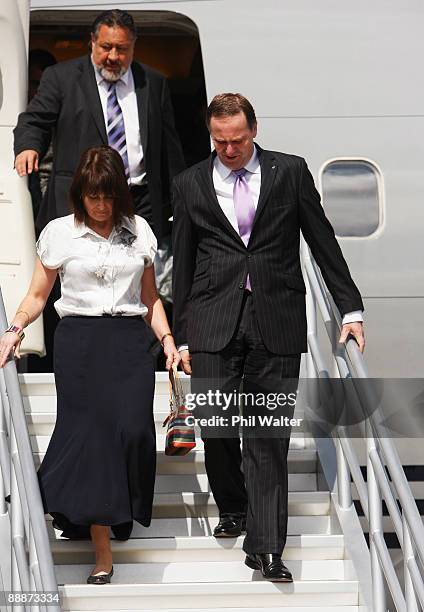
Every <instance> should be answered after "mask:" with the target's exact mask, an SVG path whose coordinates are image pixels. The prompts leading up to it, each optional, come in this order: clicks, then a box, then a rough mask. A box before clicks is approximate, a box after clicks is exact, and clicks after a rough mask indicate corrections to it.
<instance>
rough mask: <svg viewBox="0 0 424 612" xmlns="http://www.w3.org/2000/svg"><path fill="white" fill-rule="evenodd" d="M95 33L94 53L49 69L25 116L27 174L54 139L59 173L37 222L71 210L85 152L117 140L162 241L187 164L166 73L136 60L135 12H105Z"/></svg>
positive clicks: (135, 191)
mask: <svg viewBox="0 0 424 612" xmlns="http://www.w3.org/2000/svg"><path fill="white" fill-rule="evenodd" d="M91 32H92V33H91V54H90V55H87V56H84V57H80V58H77V59H73V60H70V61H67V62H61V63H59V64H56V65H55V66H52V67H50V68H47V69H46V70H45V72H44V73H43V76H42V79H41V82H40V86H39V89H38V92H37V94H36V95H35V96H34V98H33V99H32V100H31V102H30V103H29V105H28V108H27V110H26V111H25V112H24V113H21V114H20V115H19V119H18V124H17V126H16V128H15V130H14V135H15V145H14V150H15V156H16V159H15V167H16V170H17V172H18V174H19V175H20V176H25V175H27V174H31V173H32V172H37V171H38V163H39V159H40V158H42V157H43V155H44V153H45V151H46V150H47V148H48V146H49V143H50V140H51V139H53V168H52V175H51V178H50V182H49V186H48V190H47V194H46V196H45V198H44V200H43V203H42V206H41V209H40V213H39V215H38V217H37V222H36V225H37V229H38V230H41V229H43V227H44V226H45V225H46V224H47V223H48V222H49V221H51V220H52V219H55V218H56V217H61V216H64V215H67V214H68V213H69V210H68V190H69V187H70V184H71V181H72V176H73V174H74V171H75V168H76V167H77V164H78V160H79V159H80V156H81V154H82V152H83V151H85V150H86V149H88V148H90V147H94V146H99V145H102V144H109V145H110V146H112V147H113V148H115V149H116V150H117V151H118V152H119V153H120V154H121V157H122V159H123V161H124V165H125V169H126V173H127V177H128V182H129V184H130V187H131V192H132V195H133V199H134V203H135V207H136V212H137V214H140V215H141V216H144V217H145V218H146V220H147V221H148V222H149V224H150V225H151V227H152V229H153V231H154V232H155V234H156V237H157V238H158V239H159V241H160V240H161V238H164V237H166V236H167V235H169V234H170V225H169V221H168V219H169V217H170V216H171V209H170V203H169V184H170V181H171V179H172V178H173V177H174V176H175V175H176V174H178V173H179V172H180V171H181V170H182V169H183V168H184V165H185V164H184V158H183V154H182V149H181V145H180V141H179V138H178V135H177V133H176V131H175V126H174V115H173V109H172V105H171V100H170V95H169V90H168V86H167V83H166V79H165V78H164V77H163V76H162V75H160V74H159V73H157V72H156V71H154V70H152V69H151V68H149V67H147V66H145V65H143V64H140V63H138V62H134V61H133V57H134V46H135V41H136V36H137V35H136V29H135V25H134V20H133V18H132V17H131V15H130V14H129V13H127V12H125V11H122V10H119V9H114V10H109V11H105V12H103V13H101V14H100V15H99V16H98V17H97V18H96V19H95V21H94V23H93V25H92V30H91Z"/></svg>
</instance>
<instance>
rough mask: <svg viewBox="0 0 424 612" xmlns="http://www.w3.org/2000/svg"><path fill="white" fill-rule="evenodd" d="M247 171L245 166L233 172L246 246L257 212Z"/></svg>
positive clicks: (239, 220)
mask: <svg viewBox="0 0 424 612" xmlns="http://www.w3.org/2000/svg"><path fill="white" fill-rule="evenodd" d="M246 172H247V170H246V169H245V168H241V170H233V174H234V175H235V177H236V180H235V183H234V190H233V201H234V210H235V212H236V217H237V224H238V228H239V234H240V238H241V239H242V240H243V242H244V244H245V246H247V245H248V242H249V238H250V234H251V232H252V226H253V219H254V218H255V213H256V210H255V205H254V203H253V197H252V193H251V191H250V189H249V185H248V184H247V181H246V179H245V177H244V175H245V174H246ZM246 289H249V291H251V289H252V287H251V285H250V278H249V276H247V279H246Z"/></svg>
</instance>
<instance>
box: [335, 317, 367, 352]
mask: <svg viewBox="0 0 424 612" xmlns="http://www.w3.org/2000/svg"><path fill="white" fill-rule="evenodd" d="M349 336H353V337H354V338H355V340H356V342H357V343H358V347H359V350H360V351H361V353H363V352H364V349H365V336H364V324H363V323H360V322H359V321H356V322H355V323H346V324H345V325H343V327H342V333H341V334H340V339H339V342H342V343H343V344H344V343H345V342H346V340H348V338H349Z"/></svg>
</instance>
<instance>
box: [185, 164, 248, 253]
mask: <svg viewBox="0 0 424 612" xmlns="http://www.w3.org/2000/svg"><path fill="white" fill-rule="evenodd" d="M215 156H216V153H212V155H211V156H210V157H209V159H208V160H206V161H205V162H204V163H202V164H201V165H200V166H198V167H197V175H196V178H197V181H198V183H199V185H200V188H201V189H202V192H203V195H204V196H205V200H206V202H207V203H208V205H209V208H210V209H211V210H212V212H213V213H214V215H215V216H216V218H217V219H218V221H219V222H220V223H221V225H222V226H223V227H224V229H225V230H226V231H227V232H228V233H230V234H231V235H232V236H233V237H234V238H235V239H236V240H237V241H238V242H240V244H242V245H243V247H244V243H243V241H242V239H241V238H240V235H239V234H238V232H236V230H235V229H234V228H233V226H232V225H231V223H230V222H229V221H228V219H227V216H226V215H225V214H224V212H223V210H222V208H221V206H220V205H219V202H218V198H217V197H216V193H215V187H214V184H213V179H212V171H213V160H214V159H215Z"/></svg>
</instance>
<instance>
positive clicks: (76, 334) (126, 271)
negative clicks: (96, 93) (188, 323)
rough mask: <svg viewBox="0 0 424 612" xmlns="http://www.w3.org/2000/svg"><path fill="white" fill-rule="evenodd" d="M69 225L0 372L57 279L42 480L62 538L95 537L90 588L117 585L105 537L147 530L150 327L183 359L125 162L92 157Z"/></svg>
mask: <svg viewBox="0 0 424 612" xmlns="http://www.w3.org/2000/svg"><path fill="white" fill-rule="evenodd" d="M70 199H71V203H72V206H73V211H74V212H73V214H72V215H69V216H67V217H62V218H59V219H55V220H54V221H51V222H50V223H49V224H48V225H47V226H46V227H45V229H44V230H43V232H42V233H41V235H40V238H39V241H38V243H37V254H38V257H37V258H36V263H35V269H34V274H33V278H32V281H31V285H30V288H29V291H28V294H27V295H26V297H25V298H24V300H23V301H22V303H21V304H20V306H19V308H18V311H17V313H16V315H15V317H14V319H13V322H12V325H11V326H10V328H9V330H8V331H7V332H6V333H5V334H4V335H3V336H2V338H1V339H0V367H3V365H4V364H5V362H6V359H7V357H8V355H9V353H10V351H11V350H13V349H15V354H16V355H17V356H19V346H20V342H21V336H22V333H23V332H22V330H23V329H24V328H25V327H26V326H27V325H29V323H31V322H32V321H34V320H35V319H36V318H37V317H38V316H39V315H40V313H41V312H42V310H43V308H44V306H45V304H46V301H47V297H48V295H49V293H50V291H51V289H52V287H53V284H54V282H55V279H56V275H57V274H58V273H59V276H60V281H61V298H60V299H59V300H58V301H57V302H56V303H55V308H56V310H57V312H58V314H59V316H60V317H61V321H60V323H59V325H58V327H57V330H56V334H55V348H54V370H55V380H56V388H57V420H56V426H55V429H54V432H53V435H52V438H51V441H50V444H49V447H48V449H47V452H46V456H45V458H44V460H43V462H42V464H41V467H40V469H39V471H38V478H39V483H40V489H41V494H42V499H43V504H44V509H45V512H46V513H50V514H51V515H52V516H53V524H54V526H55V527H56V528H58V529H61V530H62V532H63V533H62V535H63V536H64V537H67V538H71V539H72V538H84V537H87V538H88V537H91V540H92V542H93V545H94V548H95V552H96V566H95V568H94V570H93V571H92V573H91V574H90V575H89V577H88V578H87V582H89V583H91V584H105V583H107V582H110V578H111V576H112V574H113V565H112V552H111V547H110V539H109V527H110V528H111V529H112V531H113V533H114V535H115V537H116V538H117V539H120V540H125V539H127V538H129V536H130V534H131V530H132V524H133V519H135V520H136V521H138V522H139V523H141V524H142V525H144V526H148V525H149V524H150V520H151V513H152V502H153V489H154V480H155V468H156V444H155V440H156V437H155V427H154V420H153V395H154V387H155V372H154V364H153V359H152V356H151V355H150V353H149V352H148V347H149V340H148V334H147V331H148V330H147V328H146V325H145V322H147V323H148V324H149V325H150V326H151V328H152V330H153V332H154V333H155V334H156V336H157V338H158V339H159V340H160V341H161V343H162V345H163V349H164V352H165V356H166V366H167V368H168V369H169V368H171V367H172V366H173V365H178V363H179V361H180V357H179V353H178V351H177V350H176V347H175V344H174V340H173V337H172V335H171V332H170V329H169V325H168V322H167V319H166V315H165V312H164V310H163V307H162V303H161V301H160V299H159V298H158V295H157V292H156V285H155V277H154V269H153V259H154V256H155V253H156V248H157V244H156V238H155V236H154V234H153V232H152V230H151V229H150V227H149V225H148V223H147V222H146V221H145V220H144V219H143V218H141V217H138V216H134V214H133V212H132V211H133V205H132V201H131V195H130V191H129V189H128V184H127V181H126V178H125V171H124V165H123V163H122V160H121V157H120V155H119V154H118V153H117V152H116V151H114V150H113V149H111V148H110V147H106V146H104V147H97V148H94V149H89V150H88V151H86V152H85V153H84V154H83V155H82V158H81V161H80V164H79V167H78V169H77V171H76V173H75V176H74V180H73V183H72V186H71V190H70Z"/></svg>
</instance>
